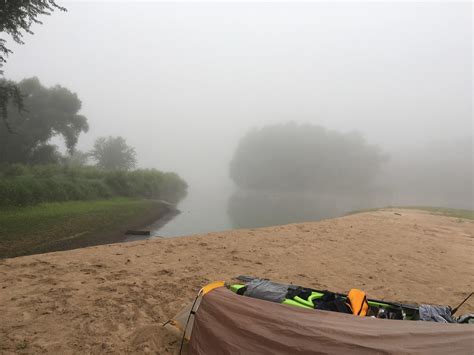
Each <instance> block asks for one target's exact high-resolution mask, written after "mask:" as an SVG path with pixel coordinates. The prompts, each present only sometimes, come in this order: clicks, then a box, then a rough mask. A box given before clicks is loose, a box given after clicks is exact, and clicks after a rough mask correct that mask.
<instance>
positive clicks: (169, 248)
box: [0, 209, 474, 354]
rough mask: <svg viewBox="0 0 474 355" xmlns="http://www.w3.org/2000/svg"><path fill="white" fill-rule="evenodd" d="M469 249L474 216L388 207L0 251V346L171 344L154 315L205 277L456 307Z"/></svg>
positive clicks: (183, 299) (77, 349)
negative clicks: (78, 245)
mask: <svg viewBox="0 0 474 355" xmlns="http://www.w3.org/2000/svg"><path fill="white" fill-rule="evenodd" d="M473 255H474V221H472V220H467V219H459V218H453V217H445V216H440V215H434V214H430V213H429V212H424V211H418V210H402V209H386V210H380V211H375V212H366V213H360V214H354V215H350V216H346V217H342V218H336V219H328V220H323V221H320V222H310V223H302V224H290V225H283V226H274V227H268V228H261V229H248V230H233V231H225V232H218V233H211V234H206V235H196V236H189V237H177V238H169V239H152V240H147V241H137V242H130V243H120V244H111V245H102V246H95V247H89V248H83V249H76V250H70V251H64V252H54V253H49V254H41V255H31V256H25V257H18V258H13V259H3V260H0V285H1V286H0V314H1V322H0V353H2V354H9V353H42V352H49V353H61V354H69V353H97V354H98V353H127V352H134V353H148V352H149V353H159V354H173V353H176V351H177V349H178V348H179V343H178V341H177V339H176V338H175V337H174V336H173V335H172V334H169V333H168V332H167V331H166V330H165V329H164V328H162V326H161V324H162V323H163V322H165V321H166V320H168V319H169V318H170V317H172V316H173V315H174V314H175V313H176V312H178V311H179V310H180V309H181V308H182V307H183V306H185V305H186V304H188V303H189V302H190V301H191V300H192V299H193V297H194V295H195V293H196V292H197V291H198V290H199V288H200V287H201V286H203V285H204V284H206V283H208V282H210V281H214V280H229V279H231V278H233V277H235V276H237V275H241V274H244V275H252V276H259V277H265V278H270V279H272V280H275V281H281V282H287V283H290V282H291V283H294V284H298V285H303V286H308V287H314V288H318V289H329V290H333V291H338V292H347V291H348V290H349V289H351V288H360V289H362V290H364V291H365V292H366V293H367V295H368V297H371V298H379V299H385V300H392V301H400V302H408V303H431V304H447V305H451V306H455V305H457V304H458V303H459V302H460V301H461V300H462V299H463V298H464V297H465V296H466V295H467V294H468V293H469V292H471V291H473V290H474V258H473V257H472V256H473ZM469 312H474V299H471V300H470V301H469V302H467V303H466V304H465V305H464V306H463V307H462V308H461V309H460V310H459V314H463V313H469Z"/></svg>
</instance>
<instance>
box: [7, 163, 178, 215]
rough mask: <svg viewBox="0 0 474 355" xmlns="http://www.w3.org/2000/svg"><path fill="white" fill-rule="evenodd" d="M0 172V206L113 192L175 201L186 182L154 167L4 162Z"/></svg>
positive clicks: (87, 197)
mask: <svg viewBox="0 0 474 355" xmlns="http://www.w3.org/2000/svg"><path fill="white" fill-rule="evenodd" d="M0 169H1V171H2V175H3V176H2V175H0V206H26V205H33V204H37V203H40V202H54V201H69V200H92V199H104V198H110V197H115V196H117V197H118V196H124V197H140V198H148V199H161V200H166V201H168V202H171V203H177V202H178V201H179V200H180V199H182V198H183V197H184V196H185V195H186V189H187V184H186V182H184V181H183V180H182V179H181V178H180V177H179V176H178V175H177V174H175V173H163V172H161V171H158V170H155V169H141V170H135V171H119V170H116V171H105V170H100V169H97V168H95V167H90V166H87V167H80V166H64V165H54V164H49V165H37V166H23V165H17V164H15V165H8V166H7V165H4V166H2V167H1V168H0Z"/></svg>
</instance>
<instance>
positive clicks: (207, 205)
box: [128, 188, 374, 240]
mask: <svg viewBox="0 0 474 355" xmlns="http://www.w3.org/2000/svg"><path fill="white" fill-rule="evenodd" d="M373 206H374V201H372V200H370V199H368V198H367V196H366V195H358V196H354V195H351V196H348V195H344V196H334V195H330V196H329V195H318V196H316V195H314V194H308V193H296V192H286V193H281V192H279V193H271V192H259V191H236V190H234V189H232V188H219V189H218V188H207V189H194V190H190V191H189V193H188V195H187V196H186V198H185V199H184V200H183V201H181V202H180V203H179V205H178V206H177V207H178V209H179V210H180V211H181V213H179V214H177V215H176V216H174V217H171V218H170V219H169V220H166V218H165V220H163V219H160V220H158V221H156V222H155V223H153V224H152V225H150V226H148V227H146V229H147V230H150V234H151V236H159V237H165V238H166V237H175V236H183V235H193V234H203V233H209V232H218V231H224V230H229V229H236V228H256V227H265V226H270V225H278V224H288V223H296V222H306V221H318V220H321V219H324V218H332V217H338V216H342V215H344V214H346V213H348V212H351V211H354V210H359V209H364V208H368V207H373ZM137 239H140V238H138V237H132V238H129V239H128V240H137Z"/></svg>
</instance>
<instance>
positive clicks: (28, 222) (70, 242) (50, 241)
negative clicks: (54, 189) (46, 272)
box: [0, 198, 167, 258]
mask: <svg viewBox="0 0 474 355" xmlns="http://www.w3.org/2000/svg"><path fill="white" fill-rule="evenodd" d="M166 209H167V207H166V206H164V205H163V204H161V203H159V202H156V201H152V200H139V199H131V198H113V199H109V200H100V201H69V202H60V203H58V202H55V203H42V204H39V205H36V206H29V207H9V208H3V209H0V258H4V257H13V256H19V255H27V254H33V253H37V252H45V251H50V250H60V249H68V248H70V247H79V246H84V245H91V244H99V242H98V241H105V242H112V241H118V240H117V237H119V238H120V237H121V236H123V233H124V232H125V230H126V229H128V228H132V227H134V224H136V225H142V224H146V223H150V222H151V221H153V220H154V219H156V216H157V215H161V214H163V213H164V212H166ZM104 239H105V240H104ZM91 241H92V243H91ZM94 241H95V242H94ZM74 243H76V244H74Z"/></svg>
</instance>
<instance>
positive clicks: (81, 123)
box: [0, 78, 89, 163]
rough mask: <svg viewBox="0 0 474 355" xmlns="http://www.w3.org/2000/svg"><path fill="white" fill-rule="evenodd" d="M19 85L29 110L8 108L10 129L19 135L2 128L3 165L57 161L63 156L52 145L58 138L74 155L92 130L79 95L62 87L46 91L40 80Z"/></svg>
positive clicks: (1, 149)
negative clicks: (82, 112) (83, 136)
mask: <svg viewBox="0 0 474 355" xmlns="http://www.w3.org/2000/svg"><path fill="white" fill-rule="evenodd" d="M15 85H16V86H17V87H18V88H19V90H21V92H22V93H23V94H24V95H25V96H24V100H23V104H24V107H25V111H24V112H21V113H20V112H18V109H17V107H16V106H15V105H13V104H10V105H8V107H7V110H8V117H9V119H8V122H9V126H10V128H11V130H13V131H14V132H15V133H16V134H12V133H11V130H9V129H8V128H7V127H6V126H5V125H0V162H8V163H43V162H54V161H56V160H57V158H58V157H59V155H58V154H57V151H56V147H55V146H52V145H50V144H49V143H48V142H49V140H50V139H51V138H52V137H54V136H57V135H60V136H62V137H63V138H64V140H65V143H66V147H67V149H68V151H69V152H70V153H72V152H73V151H74V147H75V146H76V143H77V140H78V137H79V134H80V133H82V132H87V131H88V129H89V126H88V124H87V119H86V118H85V117H84V116H82V115H79V114H78V111H79V110H80V108H81V101H80V100H79V98H78V97H77V95H76V94H74V93H72V92H71V91H69V90H68V89H66V88H64V87H61V86H59V85H57V86H54V87H52V88H45V87H44V86H42V85H41V83H40V81H39V80H38V79H37V78H30V79H25V80H23V81H21V82H20V83H18V84H16V83H15Z"/></svg>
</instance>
